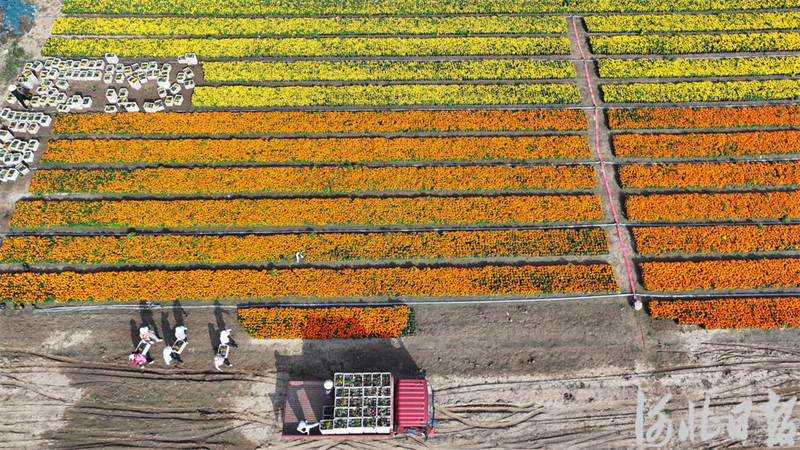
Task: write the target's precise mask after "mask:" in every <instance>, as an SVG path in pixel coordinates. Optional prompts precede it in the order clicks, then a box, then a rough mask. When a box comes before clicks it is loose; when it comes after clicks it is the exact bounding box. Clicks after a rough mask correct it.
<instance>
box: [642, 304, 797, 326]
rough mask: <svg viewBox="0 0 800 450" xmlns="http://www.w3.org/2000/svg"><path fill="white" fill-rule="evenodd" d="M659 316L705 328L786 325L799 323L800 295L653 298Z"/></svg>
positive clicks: (655, 313) (654, 312)
mask: <svg viewBox="0 0 800 450" xmlns="http://www.w3.org/2000/svg"><path fill="white" fill-rule="evenodd" d="M648 306H649V308H650V313H651V314H652V315H653V317H655V318H657V319H677V320H678V323H696V324H700V325H702V326H703V327H705V328H708V329H713V328H783V327H797V326H800V298H797V297H757V298H716V299H709V300H653V301H651V302H650V303H649V304H648Z"/></svg>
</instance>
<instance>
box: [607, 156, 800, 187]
mask: <svg viewBox="0 0 800 450" xmlns="http://www.w3.org/2000/svg"><path fill="white" fill-rule="evenodd" d="M798 150H800V149H798ZM617 173H618V175H619V179H620V183H621V184H622V187H624V188H640V189H642V188H669V187H729V186H785V185H797V184H800V162H798V161H784V162H735V163H703V164H643V165H639V164H635V165H634V164H631V165H623V166H619V167H618V169H617Z"/></svg>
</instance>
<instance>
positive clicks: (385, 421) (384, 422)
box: [378, 417, 389, 427]
mask: <svg viewBox="0 0 800 450" xmlns="http://www.w3.org/2000/svg"><path fill="white" fill-rule="evenodd" d="M378 426H379V427H388V426H389V418H388V417H378Z"/></svg>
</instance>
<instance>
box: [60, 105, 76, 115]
mask: <svg viewBox="0 0 800 450" xmlns="http://www.w3.org/2000/svg"><path fill="white" fill-rule="evenodd" d="M71 109H72V108H70V106H69V105H58V106H56V112H60V113H68V112H69V111H70V110H71Z"/></svg>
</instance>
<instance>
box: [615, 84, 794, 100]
mask: <svg viewBox="0 0 800 450" xmlns="http://www.w3.org/2000/svg"><path fill="white" fill-rule="evenodd" d="M601 88H602V89H603V100H604V101H606V102H610V103H642V102H647V103H650V102H652V103H672V102H721V101H753V100H789V99H796V98H800V80H752V81H719V82H712V81H698V82H688V83H631V84H605V85H603V86H601Z"/></svg>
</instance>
